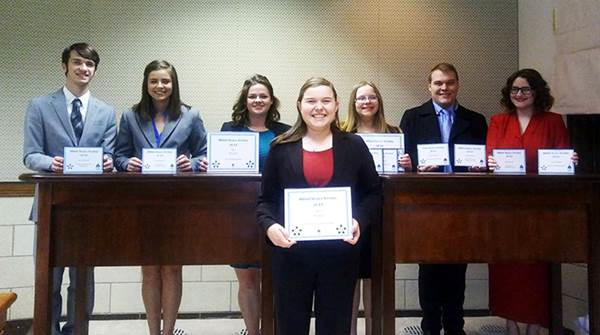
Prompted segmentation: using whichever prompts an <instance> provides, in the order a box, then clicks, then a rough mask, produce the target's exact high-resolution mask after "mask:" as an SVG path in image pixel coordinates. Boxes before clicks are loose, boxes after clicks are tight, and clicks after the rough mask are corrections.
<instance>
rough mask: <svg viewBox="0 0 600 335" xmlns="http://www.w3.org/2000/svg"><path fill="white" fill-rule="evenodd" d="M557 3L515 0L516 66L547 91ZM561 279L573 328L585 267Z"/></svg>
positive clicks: (583, 310)
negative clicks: (533, 72)
mask: <svg viewBox="0 0 600 335" xmlns="http://www.w3.org/2000/svg"><path fill="white" fill-rule="evenodd" d="M559 2H563V3H565V4H566V6H568V2H569V1H568V0H527V1H519V67H520V68H525V67H531V68H535V69H537V70H538V71H539V72H540V73H541V74H542V76H543V77H544V78H546V80H548V82H549V83H550V87H551V88H552V87H553V83H554V82H555V81H556V80H557V78H555V77H554V73H555V65H556V64H555V58H556V53H557V42H556V38H555V33H554V29H553V10H554V9H555V8H556V7H557V6H558V5H559ZM583 2H584V1H582V2H581V3H583ZM566 6H563V7H566ZM562 280H563V283H562V285H563V324H564V325H565V326H566V327H569V328H571V329H575V327H574V322H575V320H576V318H577V317H578V316H581V315H584V314H587V313H588V304H587V302H588V285H587V266H586V265H585V264H563V266H562Z"/></svg>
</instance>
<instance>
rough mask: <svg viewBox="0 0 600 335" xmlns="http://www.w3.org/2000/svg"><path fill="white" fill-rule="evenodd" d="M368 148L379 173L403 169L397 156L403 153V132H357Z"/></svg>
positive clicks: (395, 171)
mask: <svg viewBox="0 0 600 335" xmlns="http://www.w3.org/2000/svg"><path fill="white" fill-rule="evenodd" d="M357 135H358V136H360V137H362V139H363V140H364V141H365V144H366V145H367V147H368V148H369V151H370V152H371V155H372V156H373V161H374V162H375V168H376V169H377V172H379V173H397V172H398V171H400V172H402V171H404V168H402V167H400V166H399V165H398V158H399V157H400V156H402V155H403V154H404V134H357Z"/></svg>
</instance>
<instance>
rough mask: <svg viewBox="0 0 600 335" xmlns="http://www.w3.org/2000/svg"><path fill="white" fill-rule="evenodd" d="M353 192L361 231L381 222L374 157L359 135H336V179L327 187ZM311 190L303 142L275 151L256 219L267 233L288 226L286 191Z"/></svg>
mask: <svg viewBox="0 0 600 335" xmlns="http://www.w3.org/2000/svg"><path fill="white" fill-rule="evenodd" d="M345 186H350V187H351V188H352V216H353V217H354V219H356V221H358V223H359V225H360V229H361V231H364V230H365V229H367V227H368V226H369V225H371V224H373V223H376V222H379V221H377V220H378V219H379V217H380V212H381V183H380V180H379V175H378V174H377V171H375V164H374V163H373V157H372V156H371V153H370V152H369V149H368V148H367V145H366V144H365V142H364V141H363V140H362V138H360V137H359V136H358V135H355V134H350V133H343V132H341V131H339V130H334V131H333V176H332V177H331V181H330V182H329V184H327V185H326V187H345ZM308 187H310V186H309V185H308V183H307V182H306V180H305V178H304V170H303V161H302V141H301V140H299V141H296V142H291V143H284V144H278V145H276V146H274V147H272V148H271V151H270V152H269V157H268V158H267V163H266V164H265V168H264V170H263V174H262V185H261V194H260V196H259V199H258V206H257V210H256V217H257V221H258V224H259V225H260V226H261V227H262V228H263V229H264V230H265V231H266V230H267V229H268V228H269V227H270V226H271V225H273V224H275V223H279V224H281V225H282V226H285V222H284V221H283V220H284V214H283V190H284V189H285V188H308Z"/></svg>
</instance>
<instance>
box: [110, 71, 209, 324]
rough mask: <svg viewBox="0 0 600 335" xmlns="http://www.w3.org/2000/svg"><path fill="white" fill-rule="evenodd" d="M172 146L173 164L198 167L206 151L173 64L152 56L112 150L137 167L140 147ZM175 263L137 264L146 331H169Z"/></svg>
mask: <svg viewBox="0 0 600 335" xmlns="http://www.w3.org/2000/svg"><path fill="white" fill-rule="evenodd" d="M144 148H176V149H177V159H176V164H177V170H178V171H182V172H184V171H198V170H199V169H200V164H199V162H200V160H201V159H202V158H203V157H204V156H205V155H206V131H205V130H204V125H203V123H202V119H200V115H199V113H198V111H197V110H196V109H194V108H192V107H190V106H188V105H186V104H184V103H183V102H181V99H180V97H179V82H178V80H177V72H176V71H175V67H173V66H172V65H171V64H169V63H168V62H166V61H159V60H156V61H153V62H151V63H150V64H148V65H147V66H146V69H145V70H144V79H143V82H142V98H141V100H140V102H139V103H137V104H135V105H134V106H133V107H132V108H130V109H128V110H126V111H125V112H124V113H123V115H122V116H121V122H120V126H119V135H118V136H117V143H116V150H115V167H116V168H117V170H119V171H130V172H140V171H141V170H142V160H141V158H142V149H144ZM181 286H182V273H181V266H180V265H153V266H142V298H143V300H144V307H145V308H146V315H147V320H148V328H149V330H150V335H161V330H160V316H161V312H162V314H163V318H164V323H163V331H162V335H173V331H174V328H175V320H176V319H177V311H178V310H179V304H180V303H181Z"/></svg>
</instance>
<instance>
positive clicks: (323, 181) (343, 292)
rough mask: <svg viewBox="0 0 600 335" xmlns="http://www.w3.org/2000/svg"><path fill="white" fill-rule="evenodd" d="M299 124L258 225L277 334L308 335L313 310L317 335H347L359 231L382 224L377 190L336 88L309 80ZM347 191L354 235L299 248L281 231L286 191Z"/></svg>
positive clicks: (269, 167)
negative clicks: (269, 268)
mask: <svg viewBox="0 0 600 335" xmlns="http://www.w3.org/2000/svg"><path fill="white" fill-rule="evenodd" d="M296 106H297V109H298V119H297V121H296V123H295V124H294V126H293V127H292V128H291V129H290V130H289V131H287V132H286V133H284V134H283V135H281V136H279V137H277V138H276V139H275V140H274V142H273V146H272V147H271V151H270V153H269V157H268V158H267V163H266V166H265V169H264V170H263V176H262V192H261V195H260V197H259V202H258V208H257V219H258V223H259V224H260V225H261V227H262V228H263V229H264V230H265V232H266V234H267V236H268V239H269V242H270V243H271V244H272V262H273V285H274V287H273V290H274V295H275V318H276V324H277V332H278V333H279V334H286V335H295V334H299V335H306V334H308V333H309V325H310V317H311V313H310V312H311V309H312V305H313V297H314V299H315V300H314V301H315V303H314V306H315V318H316V325H315V328H316V334H317V335H348V333H349V331H350V323H351V317H352V297H353V292H354V285H355V283H356V278H357V275H358V261H359V249H358V248H357V247H356V246H355V244H356V243H357V242H358V240H359V237H360V231H361V229H365V228H366V227H367V226H368V225H370V224H371V223H372V222H377V220H378V219H379V210H378V209H379V208H380V206H381V185H380V181H379V177H378V175H377V172H376V171H375V166H374V164H373V158H372V157H371V155H370V153H369V150H368V149H367V146H366V145H365V143H364V142H363V141H362V139H361V138H360V137H358V136H356V135H354V134H350V133H344V132H342V131H340V130H339V129H338V117H337V112H338V108H339V102H338V99H337V94H336V92H335V88H334V86H333V85H332V84H331V83H330V82H329V81H327V80H326V79H324V78H310V79H309V80H307V81H306V82H305V83H304V85H303V86H302V87H301V89H300V94H299V96H298V99H297V101H296ZM344 186H345V187H350V188H351V190H352V216H353V218H354V219H353V227H352V236H351V237H350V238H347V239H344V240H327V241H301V242H296V241H294V240H293V239H292V238H290V236H289V235H288V233H287V232H286V229H285V227H284V226H285V222H284V220H283V218H284V204H283V200H284V197H283V194H284V189H287V188H313V187H344Z"/></svg>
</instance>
